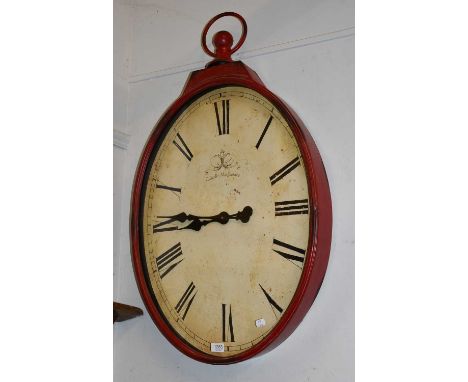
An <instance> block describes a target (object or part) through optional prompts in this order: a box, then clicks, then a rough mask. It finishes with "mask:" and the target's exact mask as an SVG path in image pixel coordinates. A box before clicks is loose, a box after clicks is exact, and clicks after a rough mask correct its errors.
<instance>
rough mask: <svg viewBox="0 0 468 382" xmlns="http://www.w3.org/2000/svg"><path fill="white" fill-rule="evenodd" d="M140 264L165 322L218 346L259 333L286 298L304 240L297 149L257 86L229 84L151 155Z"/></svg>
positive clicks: (232, 349) (303, 189) (198, 102)
mask: <svg viewBox="0 0 468 382" xmlns="http://www.w3.org/2000/svg"><path fill="white" fill-rule="evenodd" d="M149 166H150V167H149V168H150V170H149V171H148V172H147V174H146V177H145V180H144V185H143V197H144V198H143V203H142V206H141V216H142V227H144V229H143V232H142V235H141V240H142V244H143V257H144V259H143V263H144V266H145V270H146V277H147V279H148V284H149V285H150V287H151V292H152V295H153V299H154V300H155V303H156V305H157V307H158V309H159V310H160V312H161V314H162V315H163V316H164V317H165V318H166V321H167V322H168V324H169V325H170V326H171V327H172V328H173V330H174V331H175V332H176V333H177V334H178V336H179V337H181V338H182V339H184V340H185V341H186V342H187V343H189V344H190V345H192V346H193V347H195V348H196V349H198V350H200V351H202V352H205V353H208V354H213V355H218V356H220V357H226V356H232V355H235V354H239V353H241V352H243V351H245V350H247V349H249V348H251V347H252V346H254V345H255V344H257V343H258V342H259V341H261V340H262V339H263V338H264V337H265V336H266V335H267V334H268V333H269V332H270V331H271V330H272V328H273V327H274V326H275V325H276V323H277V322H278V320H279V319H280V318H281V316H282V314H283V313H284V312H285V311H286V309H287V308H288V306H289V304H290V302H291V300H292V298H293V295H294V293H295V291H296V288H297V286H298V283H299V279H300V277H301V274H302V267H303V264H304V261H305V254H306V252H307V251H306V250H307V246H308V242H309V230H310V229H309V218H310V216H309V213H310V211H309V208H310V207H309V206H310V201H309V192H308V186H307V179H306V173H305V171H304V164H303V160H302V157H301V152H300V150H299V147H298V145H297V142H296V139H295V138H294V135H293V134H292V132H291V130H290V128H289V127H288V124H287V123H286V121H285V119H284V118H283V117H282V116H281V114H280V113H279V111H278V110H277V109H276V108H275V107H274V106H273V105H272V104H271V103H270V102H269V101H268V100H267V99H266V98H264V97H263V96H261V95H260V94H259V93H257V92H255V91H253V90H250V89H247V88H243V87H237V86H236V87H235V86H231V87H222V88H218V89H215V90H212V91H210V92H208V93H205V94H204V95H202V96H200V97H199V98H197V99H195V100H194V101H193V102H191V103H190V104H189V106H188V107H186V108H185V109H184V111H183V112H182V113H181V114H180V115H179V116H178V117H177V118H176V119H175V121H174V122H173V123H172V125H171V126H170V128H169V129H168V131H167V132H166V133H165V136H164V138H163V139H162V140H161V141H160V144H159V147H158V148H157V150H155V152H154V155H153V157H152V158H151V159H150V162H149Z"/></svg>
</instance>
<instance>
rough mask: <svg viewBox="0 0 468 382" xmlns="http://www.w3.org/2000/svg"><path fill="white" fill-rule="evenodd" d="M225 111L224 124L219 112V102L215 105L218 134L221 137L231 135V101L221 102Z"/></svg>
mask: <svg viewBox="0 0 468 382" xmlns="http://www.w3.org/2000/svg"><path fill="white" fill-rule="evenodd" d="M221 105H222V109H223V119H222V123H221V121H220V113H219V111H218V102H215V103H214V109H215V113H216V122H217V124H218V133H219V135H224V134H229V100H224V99H223V100H222V101H221Z"/></svg>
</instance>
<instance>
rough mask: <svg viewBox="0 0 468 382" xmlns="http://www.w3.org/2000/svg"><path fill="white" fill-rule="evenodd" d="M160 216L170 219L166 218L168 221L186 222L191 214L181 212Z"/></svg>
mask: <svg viewBox="0 0 468 382" xmlns="http://www.w3.org/2000/svg"><path fill="white" fill-rule="evenodd" d="M158 218H161V219H169V220H166V222H167V223H170V222H175V221H178V222H181V223H184V222H186V221H187V220H189V215H187V214H186V213H185V212H181V213H180V214H177V215H172V216H158ZM167 223H164V224H167Z"/></svg>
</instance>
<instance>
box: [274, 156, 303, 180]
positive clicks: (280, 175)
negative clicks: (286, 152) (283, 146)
mask: <svg viewBox="0 0 468 382" xmlns="http://www.w3.org/2000/svg"><path fill="white" fill-rule="evenodd" d="M300 164H301V162H300V161H299V157H295V158H294V159H293V160H292V161H291V162H288V163H287V164H286V165H285V166H283V167H281V168H280V169H279V170H278V171H276V172H275V173H274V174H273V175H272V176H270V182H271V185H272V186H273V185H274V184H275V183H276V182H278V181H280V180H281V179H283V178H284V177H285V176H286V175H288V174H289V173H290V172H291V171H292V170H294V169H295V168H296V167H297V166H299V165H300Z"/></svg>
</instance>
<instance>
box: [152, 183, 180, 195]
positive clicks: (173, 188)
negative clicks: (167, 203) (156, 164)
mask: <svg viewBox="0 0 468 382" xmlns="http://www.w3.org/2000/svg"><path fill="white" fill-rule="evenodd" d="M156 188H162V189H163V190H168V191H174V192H178V193H179V194H180V193H181V192H182V189H181V188H177V187H169V186H165V185H164V184H156Z"/></svg>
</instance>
